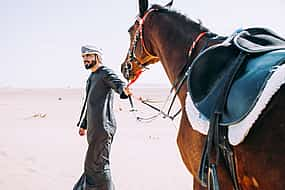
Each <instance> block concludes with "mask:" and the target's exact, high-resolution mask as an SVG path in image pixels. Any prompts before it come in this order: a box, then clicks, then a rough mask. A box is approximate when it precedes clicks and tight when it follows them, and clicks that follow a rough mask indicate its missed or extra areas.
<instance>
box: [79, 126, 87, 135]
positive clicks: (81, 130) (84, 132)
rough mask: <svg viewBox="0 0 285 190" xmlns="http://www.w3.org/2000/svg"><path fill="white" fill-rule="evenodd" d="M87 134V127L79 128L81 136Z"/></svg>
mask: <svg viewBox="0 0 285 190" xmlns="http://www.w3.org/2000/svg"><path fill="white" fill-rule="evenodd" d="M85 134H86V129H83V128H81V127H80V128H79V135H80V136H84V135H85Z"/></svg>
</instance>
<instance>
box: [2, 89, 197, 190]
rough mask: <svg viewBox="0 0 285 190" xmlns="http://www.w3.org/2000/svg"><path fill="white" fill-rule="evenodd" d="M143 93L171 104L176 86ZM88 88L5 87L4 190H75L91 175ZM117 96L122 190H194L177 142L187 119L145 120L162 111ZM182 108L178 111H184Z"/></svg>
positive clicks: (116, 162) (116, 158)
mask: <svg viewBox="0 0 285 190" xmlns="http://www.w3.org/2000/svg"><path fill="white" fill-rule="evenodd" d="M133 91H134V95H135V96H143V97H144V98H147V99H149V98H151V100H152V101H155V102H156V101H158V102H159V103H158V106H160V105H161V101H164V100H165V99H166V96H167V95H168V92H169V89H166V88H144V89H142V88H141V89H139V88H138V89H133ZM84 95H85V94H84V90H83V89H16V88H1V89H0V115H1V125H0V129H1V133H0V168H1V172H0V189H1V190H18V189H21V190H51V189H52V190H68V189H72V187H73V185H74V183H75V182H76V181H77V179H78V178H79V177H80V175H81V173H82V171H83V163H84V157H85V151H86V148H87V142H86V137H80V136H79V135H78V128H77V127H76V123H77V121H78V118H79V114H80V110H81V106H82V103H83V99H84ZM134 103H135V108H136V109H137V110H138V111H136V112H130V111H129V110H130V105H129V102H128V100H119V98H118V96H116V97H115V102H114V111H115V114H116V120H117V125H118V126H117V127H118V128H117V133H116V136H115V139H114V142H113V146H112V152H111V168H112V176H113V180H114V183H115V186H116V189H117V190H176V189H177V190H191V189H192V176H191V175H190V173H189V172H188V171H187V169H186V168H185V166H184V164H183V162H182V160H181V157H180V154H179V151H178V147H177V144H176V136H177V132H178V129H179V125H178V123H179V117H178V118H177V119H175V121H174V122H172V121H171V120H169V119H163V118H162V117H161V116H159V117H158V118H156V119H155V120H153V121H151V122H139V121H137V120H136V116H141V117H149V116H152V115H154V114H156V113H157V112H155V111H153V110H152V109H149V108H148V107H147V106H144V105H143V104H141V103H140V102H139V101H135V100H134ZM178 107H179V105H178V103H176V104H175V110H176V108H178Z"/></svg>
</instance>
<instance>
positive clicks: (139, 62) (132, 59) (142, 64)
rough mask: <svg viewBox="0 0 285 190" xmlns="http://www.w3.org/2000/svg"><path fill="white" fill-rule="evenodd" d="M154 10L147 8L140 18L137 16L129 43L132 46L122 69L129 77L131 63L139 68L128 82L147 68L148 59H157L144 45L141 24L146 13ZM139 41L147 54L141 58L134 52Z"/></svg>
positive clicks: (148, 13) (136, 77)
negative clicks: (133, 33)
mask: <svg viewBox="0 0 285 190" xmlns="http://www.w3.org/2000/svg"><path fill="white" fill-rule="evenodd" d="M154 11H158V9H149V10H148V11H147V12H146V14H145V15H144V16H143V17H142V18H141V17H140V16H137V20H136V21H137V22H138V23H139V27H138V28H137V30H136V32H135V37H134V40H133V42H132V43H131V44H132V46H131V48H130V49H129V51H128V55H127V57H128V58H127V61H126V64H125V67H124V69H125V70H124V71H125V73H126V74H125V75H126V76H127V78H128V77H129V73H130V71H131V70H132V63H134V64H136V66H137V67H139V70H138V71H137V72H136V73H135V77H134V79H133V80H132V81H131V82H130V83H133V82H135V80H136V79H138V77H139V75H140V74H141V73H142V72H143V71H145V70H146V69H147V67H146V66H147V65H148V64H147V63H148V62H149V61H150V60H157V61H158V60H159V57H158V56H156V55H153V54H151V53H150V52H149V51H148V50H147V48H146V46H145V41H144V38H143V25H144V22H145V19H146V18H147V16H148V15H150V14H151V13H152V12H154ZM139 41H140V42H141V43H140V44H141V46H142V50H143V51H144V53H145V54H146V55H147V56H146V57H144V58H143V59H141V58H138V57H137V56H136V54H135V52H136V48H137V44H138V42H139Z"/></svg>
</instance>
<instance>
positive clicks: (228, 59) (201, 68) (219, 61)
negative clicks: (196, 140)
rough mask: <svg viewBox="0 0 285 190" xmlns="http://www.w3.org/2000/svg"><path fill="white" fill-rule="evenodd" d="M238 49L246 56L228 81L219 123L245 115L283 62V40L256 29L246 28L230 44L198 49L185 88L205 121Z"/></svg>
mask: <svg viewBox="0 0 285 190" xmlns="http://www.w3.org/2000/svg"><path fill="white" fill-rule="evenodd" d="M232 42H233V43H232ZM241 51H243V52H245V53H246V57H245V59H244V61H243V63H242V65H241V67H240V68H239V70H238V72H237V74H236V76H234V80H233V82H232V84H231V87H230V90H229V94H228V96H227V99H226V103H225V108H224V111H223V113H222V117H221V120H220V125H221V126H229V125H233V124H236V123H238V122H239V121H241V120H242V119H243V118H245V117H246V115H247V114H248V113H249V112H250V111H251V109H252V108H253V107H254V105H255V103H256V101H257V100H258V97H259V96H260V94H261V93H262V90H263V88H264V86H265V85H266V81H267V80H268V79H269V78H270V76H271V75H272V72H273V71H274V68H275V67H278V66H280V65H282V64H283V63H284V62H285V40H283V39H282V38H281V37H279V36H277V35H275V34H274V33H272V32H271V31H269V30H265V29H260V28H253V29H248V30H246V32H241V33H239V34H238V35H236V36H235V37H234V38H233V39H232V40H231V43H222V44H218V45H215V46H212V47H210V48H208V49H207V50H205V51H204V52H202V53H201V54H200V55H199V56H198V57H197V58H196V59H195V60H194V61H193V63H192V66H191V70H190V73H189V76H188V91H189V94H190V96H191V98H192V101H193V103H194V105H195V107H196V108H197V110H198V111H199V112H200V113H202V115H203V116H205V117H206V118H207V119H208V120H210V118H211V114H212V113H213V112H214V110H215V106H216V104H217V102H218V101H219V95H220V92H221V91H222V88H223V86H224V85H223V84H224V83H225V81H226V80H227V77H228V76H227V73H228V70H229V68H230V66H231V64H235V63H236V60H235V59H236V58H237V57H238V55H239V54H240V52H241Z"/></svg>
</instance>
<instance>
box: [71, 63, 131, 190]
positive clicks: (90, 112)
mask: <svg viewBox="0 0 285 190" xmlns="http://www.w3.org/2000/svg"><path fill="white" fill-rule="evenodd" d="M124 87H125V83H124V82H123V81H122V80H120V79H119V78H118V76H117V75H116V74H115V73H114V72H113V71H112V70H111V69H108V68H107V67H105V66H102V67H100V68H98V69H97V70H96V71H95V72H92V73H91V74H90V76H89V78H88V81H87V87H86V91H87V93H88V95H87V102H86V104H87V108H86V114H85V117H84V119H83V121H82V123H81V125H80V127H81V128H85V129H86V128H87V141H88V145H89V146H88V150H87V154H86V159H85V165H84V174H83V176H82V177H81V182H80V180H79V182H78V183H77V184H76V185H75V187H74V190H77V189H80V188H81V189H83V190H111V189H113V187H112V186H113V185H112V180H111V173H110V162H109V156H110V149H111V143H112V140H113V136H114V134H115V132H116V121H115V117H114V112H113V99H114V91H116V92H117V93H118V94H120V97H121V98H127V96H126V95H125V94H124V92H123V88H124ZM83 185H84V188H83Z"/></svg>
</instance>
